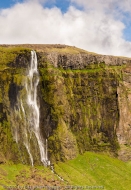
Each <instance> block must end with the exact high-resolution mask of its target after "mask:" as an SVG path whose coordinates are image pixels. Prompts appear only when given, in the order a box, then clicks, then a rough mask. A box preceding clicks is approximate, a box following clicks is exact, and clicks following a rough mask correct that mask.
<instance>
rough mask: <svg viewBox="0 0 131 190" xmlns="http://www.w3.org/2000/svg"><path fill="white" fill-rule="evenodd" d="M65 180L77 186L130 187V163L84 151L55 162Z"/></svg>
mask: <svg viewBox="0 0 131 190" xmlns="http://www.w3.org/2000/svg"><path fill="white" fill-rule="evenodd" d="M55 170H56V172H57V173H59V175H60V176H62V177H63V178H64V179H65V180H66V181H68V182H69V183H70V184H72V185H78V186H86V185H89V186H104V189H106V190H124V189H125V190H127V189H131V163H125V162H122V161H120V160H118V159H115V158H111V157H109V156H107V155H104V154H96V153H91V152H86V153H85V154H84V155H79V156H78V157H77V158H76V159H74V160H70V161H67V162H66V163H58V164H55Z"/></svg>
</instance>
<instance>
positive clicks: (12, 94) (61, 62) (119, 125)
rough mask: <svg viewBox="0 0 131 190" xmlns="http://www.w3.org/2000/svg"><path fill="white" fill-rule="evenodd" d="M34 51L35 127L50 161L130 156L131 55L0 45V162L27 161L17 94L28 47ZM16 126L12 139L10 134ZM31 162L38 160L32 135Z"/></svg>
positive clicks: (21, 87) (21, 93) (21, 94)
mask: <svg viewBox="0 0 131 190" xmlns="http://www.w3.org/2000/svg"><path fill="white" fill-rule="evenodd" d="M32 49H34V50H35V51H36V52H37V57H38V64H39V65H38V66H39V75H40V82H39V86H38V97H39V101H40V129H41V134H42V136H43V138H44V139H48V155H49V158H50V160H51V162H56V161H58V160H61V161H64V160H66V159H73V158H75V157H76V156H77V155H78V154H79V153H80V154H82V153H84V152H85V151H88V150H90V151H102V152H103V151H104V152H110V153H111V154H113V155H115V156H118V157H119V158H120V159H123V160H130V159H131V148H130V146H131V117H130V114H131V103H130V99H131V59H129V58H125V57H114V56H106V55H98V54H95V53H91V52H87V51H84V50H81V49H78V48H76V47H70V46H65V45H3V46H0V86H1V88H0V159H1V160H0V161H1V162H4V161H5V160H12V161H14V162H21V161H22V162H23V163H29V162H30V159H29V155H28V152H27V150H26V148H25V146H24V145H23V143H22V142H23V139H22V138H23V136H22V134H23V133H24V132H23V125H24V123H23V120H22V118H19V114H18V112H19V100H18V99H19V98H20V97H21V98H22V99H23V100H24V94H25V90H24V83H23V80H24V78H25V77H26V75H27V72H26V68H27V67H28V66H29V64H30V51H31V50H32ZM17 129H19V130H18V134H19V135H18V137H17V138H18V143H16V138H15V133H16V130H17ZM30 141H31V142H30V144H31V153H32V155H33V158H34V162H35V163H37V164H40V152H39V149H38V143H37V140H36V138H35V136H34V135H33V134H32V136H31V138H30Z"/></svg>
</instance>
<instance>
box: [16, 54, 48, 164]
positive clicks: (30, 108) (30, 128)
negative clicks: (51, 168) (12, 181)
mask: <svg viewBox="0 0 131 190" xmlns="http://www.w3.org/2000/svg"><path fill="white" fill-rule="evenodd" d="M37 66H38V63H37V55H36V52H35V51H31V62H30V66H29V68H28V70H27V77H26V78H25V80H24V86H25V94H24V98H19V100H18V105H17V107H18V109H17V110H15V112H16V115H15V118H18V117H19V121H21V122H22V127H21V128H22V130H21V131H22V132H21V133H22V135H21V136H22V137H20V134H19V131H20V129H19V128H20V127H17V128H16V129H15V130H14V131H15V132H14V137H15V140H16V142H17V143H18V141H20V140H21V139H22V140H23V144H24V146H25V147H26V149H27V152H28V154H29V157H30V161H31V165H32V166H33V165H34V160H33V155H32V153H31V152H32V150H31V144H30V139H31V138H32V133H34V134H35V137H36V139H37V142H38V146H39V151H40V157H41V162H42V163H43V164H44V165H45V166H47V165H50V161H49V160H48V155H47V139H43V137H42V135H41V133H40V123H39V121H40V109H39V107H40V106H39V104H38V97H37V87H38V84H39V72H38V69H37ZM23 99H24V100H23ZM18 126H19V125H18Z"/></svg>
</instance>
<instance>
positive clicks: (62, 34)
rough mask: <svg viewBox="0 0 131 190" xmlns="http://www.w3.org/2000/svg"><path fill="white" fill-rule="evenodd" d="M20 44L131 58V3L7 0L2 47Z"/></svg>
mask: <svg viewBox="0 0 131 190" xmlns="http://www.w3.org/2000/svg"><path fill="white" fill-rule="evenodd" d="M20 43H22V44H23V43H37V44H38V43H40V44H66V45H72V46H77V47H79V48H82V49H86V50H88V51H92V52H96V53H101V54H111V55H121V56H128V57H131V0H3V1H1V2H0V44H20Z"/></svg>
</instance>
